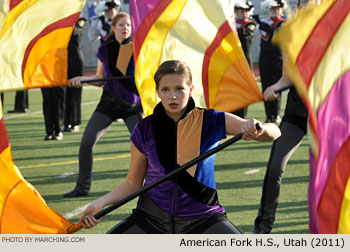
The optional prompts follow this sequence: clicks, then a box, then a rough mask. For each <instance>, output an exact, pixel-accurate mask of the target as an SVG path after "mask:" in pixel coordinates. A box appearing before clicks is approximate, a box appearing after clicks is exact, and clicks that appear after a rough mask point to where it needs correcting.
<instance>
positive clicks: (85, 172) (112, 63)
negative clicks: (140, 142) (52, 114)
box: [64, 12, 143, 197]
mask: <svg viewBox="0 0 350 252" xmlns="http://www.w3.org/2000/svg"><path fill="white" fill-rule="evenodd" d="M112 32H113V36H112V37H111V39H110V40H109V41H108V42H107V43H105V44H103V45H101V46H100V47H99V49H98V52H97V70H96V75H95V76H78V77H74V78H73V79H70V80H69V81H70V82H71V85H72V86H74V87H81V85H82V84H84V83H83V81H84V80H91V79H99V78H104V77H106V78H110V77H118V76H121V77H122V76H134V72H135V66H134V56H133V43H132V41H131V20H130V16H129V14H127V13H124V12H120V13H118V14H117V15H116V16H114V18H113V20H112ZM91 84H92V85H95V86H99V87H102V86H103V93H102V97H101V100H100V102H99V104H98V105H97V108H96V110H95V111H94V113H93V114H92V116H91V118H90V120H89V122H88V124H87V126H86V128H85V131H84V135H83V138H82V139H81V143H80V149H79V175H78V180H77V183H76V186H75V188H74V189H73V190H72V191H70V192H68V193H66V194H64V197H79V196H86V195H88V193H89V191H90V187H91V181H92V164H93V153H92V150H93V148H94V146H95V144H97V142H98V140H99V139H100V137H102V135H103V134H104V133H105V132H106V130H107V129H108V128H109V127H110V126H111V124H112V123H113V122H114V121H115V120H116V119H119V118H121V119H123V120H124V122H125V125H126V126H127V128H128V130H129V132H130V133H131V132H132V131H133V130H134V127H135V126H136V124H137V123H138V122H139V121H140V120H141V119H142V118H143V113H142V106H141V99H140V96H139V95H138V91H137V88H136V84H135V79H134V78H133V77H132V78H127V79H121V80H112V81H100V82H93V83H91Z"/></svg>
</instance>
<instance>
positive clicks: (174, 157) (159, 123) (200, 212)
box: [80, 60, 280, 234]
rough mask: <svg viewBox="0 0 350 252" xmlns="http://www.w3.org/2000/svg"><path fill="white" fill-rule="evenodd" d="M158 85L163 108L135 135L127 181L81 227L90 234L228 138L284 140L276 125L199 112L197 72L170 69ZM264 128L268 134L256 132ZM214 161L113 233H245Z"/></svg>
mask: <svg viewBox="0 0 350 252" xmlns="http://www.w3.org/2000/svg"><path fill="white" fill-rule="evenodd" d="M154 80H155V82H156V89H157V93H158V96H159V98H160V100H161V102H160V103H159V104H158V105H157V106H156V107H155V109H154V112H153V114H152V115H151V116H148V117H146V118H145V119H143V120H142V121H141V122H140V123H139V124H138V125H137V126H136V128H135V130H134V131H133V133H132V135H131V163H130V170H129V173H128V175H127V177H126V180H125V181H124V182H122V183H121V184H120V185H118V186H117V187H116V188H115V189H114V190H113V191H112V192H110V193H108V194H106V195H104V196H102V197H101V198H99V199H97V200H95V201H94V202H93V203H92V204H90V205H89V206H88V207H87V209H86V210H85V211H84V212H83V214H82V217H81V219H80V221H83V226H84V227H85V228H91V227H93V226H95V225H96V224H97V223H99V222H100V221H101V220H96V219H95V218H94V217H93V215H94V214H96V213H97V212H99V211H100V210H102V209H103V208H104V207H105V206H107V205H109V204H112V203H114V202H117V201H119V200H120V199H122V198H123V197H125V196H127V195H129V194H131V193H133V192H135V191H136V190H138V189H140V188H141V187H142V186H143V185H148V184H150V183H152V182H153V181H155V180H157V179H159V178H161V177H162V176H164V175H165V174H166V173H168V172H170V171H172V170H174V169H176V168H177V167H178V166H181V165H183V164H185V163H186V162H188V161H190V160H192V159H193V158H195V157H197V156H198V155H200V154H202V153H204V152H207V151H208V150H210V149H211V148H213V147H214V146H216V145H217V144H218V142H219V141H220V140H221V139H224V138H226V133H228V134H238V133H240V132H242V133H243V139H245V140H257V141H270V140H274V139H276V138H277V137H279V136H280V131H279V129H278V127H277V126H276V125H274V124H262V123H261V122H259V121H257V120H255V119H250V120H245V119H242V118H240V117H237V116H235V115H232V114H230V113H225V112H218V111H215V110H206V109H200V108H196V107H195V104H194V101H193V99H192V98H191V94H192V90H193V85H192V75H191V71H190V69H189V68H188V66H187V65H186V64H185V63H183V62H180V61H176V60H171V61H166V62H164V63H162V64H161V65H160V67H159V68H158V70H157V72H156V73H155V76H154ZM256 123H259V124H260V126H261V129H259V130H257V129H256V127H255V124H256ZM214 158H215V157H213V156H212V157H209V158H207V159H205V160H203V161H202V162H200V163H198V164H197V165H195V166H193V167H191V168H189V169H188V170H187V171H186V172H183V173H181V174H180V175H178V176H177V177H176V178H174V179H172V180H168V181H165V182H163V183H162V184H160V185H158V186H156V187H155V188H153V189H151V190H150V191H148V192H147V193H144V194H142V195H141V196H140V197H139V200H138V204H137V207H136V209H134V210H133V213H132V214H131V215H130V216H129V217H128V218H126V219H125V220H123V221H122V222H120V223H119V224H118V225H116V226H115V227H114V228H112V229H111V230H110V232H109V233H139V234H142V233H240V231H239V230H238V229H237V228H236V227H235V226H234V225H233V224H232V223H231V222H230V221H229V220H228V219H227V218H226V215H225V209H224V208H223V207H222V206H221V205H220V204H219V202H218V196H217V192H216V189H215V188H216V186H215V180H214Z"/></svg>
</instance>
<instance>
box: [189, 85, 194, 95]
mask: <svg viewBox="0 0 350 252" xmlns="http://www.w3.org/2000/svg"><path fill="white" fill-rule="evenodd" d="M193 88H194V85H192V84H191V86H190V97H191V96H192V91H193Z"/></svg>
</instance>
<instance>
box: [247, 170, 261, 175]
mask: <svg viewBox="0 0 350 252" xmlns="http://www.w3.org/2000/svg"><path fill="white" fill-rule="evenodd" d="M260 170H261V169H252V170H249V171H246V172H245V173H244V174H245V175H251V174H255V173H258V172H259V171H260Z"/></svg>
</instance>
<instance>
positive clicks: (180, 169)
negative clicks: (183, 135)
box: [67, 123, 261, 234]
mask: <svg viewBox="0 0 350 252" xmlns="http://www.w3.org/2000/svg"><path fill="white" fill-rule="evenodd" d="M255 127H256V128H257V130H259V129H261V127H260V125H259V124H258V123H257V124H256V125H255ZM242 137H243V134H242V133H239V134H237V135H235V136H234V137H232V138H230V139H229V140H226V141H225V142H223V143H222V144H219V145H218V146H216V147H215V148H213V149H211V150H209V151H207V152H205V153H203V154H202V155H200V156H198V157H196V158H194V159H192V160H191V161H189V162H187V163H186V164H184V165H182V166H180V167H178V168H176V169H175V170H173V171H171V172H169V173H167V174H165V175H164V176H163V177H161V178H159V179H158V180H156V181H154V182H153V183H151V184H149V185H146V186H144V187H142V188H141V189H139V190H137V191H135V192H133V193H132V194H130V195H128V196H126V197H124V198H123V199H121V200H119V201H118V202H116V203H114V204H112V205H110V206H109V207H106V208H105V209H103V210H101V211H100V212H98V213H97V214H95V215H94V218H95V219H100V218H102V217H103V216H105V215H106V214H108V213H110V212H112V211H113V210H115V209H117V208H118V207H121V206H123V205H124V204H126V203H128V202H129V201H131V200H133V199H135V198H136V197H138V196H140V195H141V194H142V193H145V192H147V191H149V190H151V189H153V188H154V187H156V186H157V185H159V184H161V183H163V182H164V181H165V180H168V179H171V178H173V177H175V176H177V175H178V174H179V173H181V172H183V171H185V170H187V169H188V168H190V167H192V166H194V165H196V164H198V163H199V162H200V161H202V160H204V159H206V158H207V157H209V156H211V155H213V154H215V153H217V152H219V151H221V150H222V149H224V148H226V147H228V146H230V145H231V144H233V143H235V142H237V141H239V140H241V139H242ZM77 225H78V226H77ZM77 225H76V226H77V227H75V228H74V227H73V229H68V230H67V233H70V234H72V233H74V232H76V231H78V230H79V229H80V228H81V227H82V226H81V223H78V224H77Z"/></svg>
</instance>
